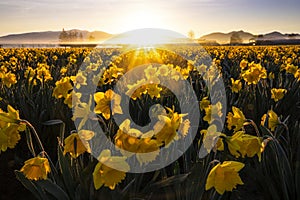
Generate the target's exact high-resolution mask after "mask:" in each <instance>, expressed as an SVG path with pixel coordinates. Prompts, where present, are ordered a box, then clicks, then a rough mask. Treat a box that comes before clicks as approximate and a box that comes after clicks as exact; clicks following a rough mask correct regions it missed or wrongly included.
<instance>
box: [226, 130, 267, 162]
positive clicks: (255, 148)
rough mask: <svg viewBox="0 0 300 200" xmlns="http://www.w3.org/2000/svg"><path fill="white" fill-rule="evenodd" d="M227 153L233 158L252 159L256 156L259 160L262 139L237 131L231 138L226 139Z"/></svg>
mask: <svg viewBox="0 0 300 200" xmlns="http://www.w3.org/2000/svg"><path fill="white" fill-rule="evenodd" d="M225 140H226V143H227V144H228V149H229V152H230V153H231V154H232V155H233V156H235V157H237V158H238V157H240V156H241V157H242V158H244V157H245V156H247V157H253V156H255V155H257V156H258V159H259V161H260V160H261V147H262V138H260V137H256V136H252V135H249V134H245V132H244V131H238V132H236V133H235V134H234V135H233V136H227V137H226V139H225Z"/></svg>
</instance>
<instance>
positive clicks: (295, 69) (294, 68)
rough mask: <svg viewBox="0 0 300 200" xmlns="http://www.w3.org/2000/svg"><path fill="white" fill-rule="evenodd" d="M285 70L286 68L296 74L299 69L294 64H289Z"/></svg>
mask: <svg viewBox="0 0 300 200" xmlns="http://www.w3.org/2000/svg"><path fill="white" fill-rule="evenodd" d="M285 70H286V72H288V73H290V74H295V73H296V71H297V70H298V67H297V66H295V65H293V64H287V65H286V66H285Z"/></svg>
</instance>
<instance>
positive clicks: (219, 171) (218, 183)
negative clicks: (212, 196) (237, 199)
mask: <svg viewBox="0 0 300 200" xmlns="http://www.w3.org/2000/svg"><path fill="white" fill-rule="evenodd" d="M244 166H245V164H243V163H240V162H236V161H224V162H223V163H222V164H221V163H218V164H217V165H216V166H214V167H213V168H212V169H211V171H210V173H209V174H208V177H207V180H206V184H205V190H209V189H211V188H212V187H214V188H215V189H216V191H217V192H218V193H219V194H221V195H222V194H224V192H225V191H232V190H233V189H235V188H236V186H237V185H238V184H239V185H243V184H244V183H243V181H242V180H241V178H240V176H239V173H238V172H239V171H240V170H241V169H242V168H243V167H244Z"/></svg>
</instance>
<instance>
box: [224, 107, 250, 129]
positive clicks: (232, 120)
mask: <svg viewBox="0 0 300 200" xmlns="http://www.w3.org/2000/svg"><path fill="white" fill-rule="evenodd" d="M226 118H227V128H228V129H229V130H231V129H232V128H233V127H235V128H234V131H238V130H240V129H241V128H242V127H243V124H244V122H245V121H246V118H245V116H244V114H243V112H242V111H241V110H240V109H239V108H237V107H234V106H232V112H229V113H228V114H227V117H226Z"/></svg>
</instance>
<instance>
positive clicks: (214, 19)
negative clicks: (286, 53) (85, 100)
mask: <svg viewBox="0 0 300 200" xmlns="http://www.w3.org/2000/svg"><path fill="white" fill-rule="evenodd" d="M299 9H300V1H299V0H52V1H50V0H1V1H0V19H1V21H0V36H2V35H7V34H14V33H23V32H35V31H49V30H50V31H51V30H52V31H58V30H62V29H63V28H65V29H66V30H69V29H81V30H89V31H94V30H99V31H105V32H108V33H112V34H118V33H122V32H126V31H130V30H133V29H139V28H163V29H168V30H172V31H176V32H179V33H181V34H184V35H187V33H188V32H189V31H190V30H193V31H194V33H195V35H196V37H198V36H201V35H205V34H208V33H211V32H230V31H234V30H236V31H238V30H244V31H247V32H251V33H253V34H262V33H268V32H272V31H280V32H283V33H296V32H297V33H300V20H299V19H300V12H299Z"/></svg>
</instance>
